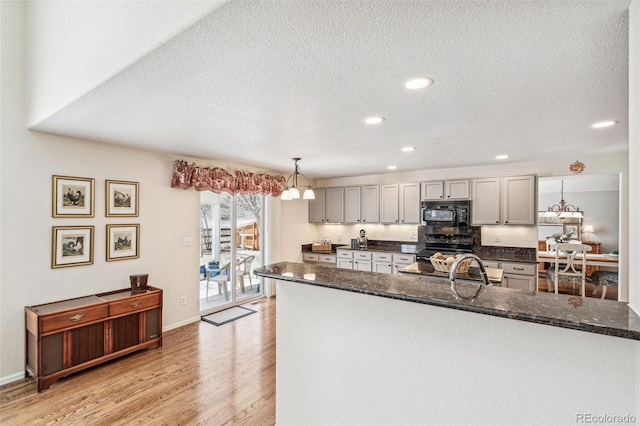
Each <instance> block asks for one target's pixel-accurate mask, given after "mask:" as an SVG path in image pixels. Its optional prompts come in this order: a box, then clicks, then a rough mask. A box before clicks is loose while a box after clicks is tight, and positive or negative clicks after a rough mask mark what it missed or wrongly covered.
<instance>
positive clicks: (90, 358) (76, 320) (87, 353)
mask: <svg viewBox="0 0 640 426" xmlns="http://www.w3.org/2000/svg"><path fill="white" fill-rule="evenodd" d="M25 319H26V337H27V339H26V349H27V365H26V374H27V375H30V376H33V377H34V378H35V379H36V383H37V388H38V392H40V391H42V390H45V389H48V388H49V386H51V385H52V384H53V383H54V382H55V381H56V380H58V379H59V378H61V377H65V376H67V375H69V374H71V373H75V372H78V371H81V370H84V369H86V368H89V367H92V366H94V365H97V364H100V363H103V362H105V361H109V360H112V359H114V358H117V357H120V356H122V355H125V354H128V353H131V352H134V351H137V350H140V349H146V348H158V347H161V346H162V290H161V289H159V288H155V287H149V288H148V290H147V291H146V292H144V293H140V294H133V293H132V292H131V290H129V289H126V290H118V291H113V292H109V293H103V294H97V295H91V296H85V297H79V298H76V299H68V300H62V301H58V302H53V303H47V304H43V305H37V306H27V307H26V308H25Z"/></svg>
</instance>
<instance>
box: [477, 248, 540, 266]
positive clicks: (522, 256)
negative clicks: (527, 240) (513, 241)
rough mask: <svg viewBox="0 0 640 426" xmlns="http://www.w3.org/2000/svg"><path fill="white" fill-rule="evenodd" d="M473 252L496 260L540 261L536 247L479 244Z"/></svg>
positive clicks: (481, 257)
mask: <svg viewBox="0 0 640 426" xmlns="http://www.w3.org/2000/svg"><path fill="white" fill-rule="evenodd" d="M473 254H475V255H477V256H478V257H479V258H480V259H482V260H489V261H491V260H492V261H494V262H518V263H538V259H537V252H536V249H534V248H521V247H496V246H478V247H474V248H473Z"/></svg>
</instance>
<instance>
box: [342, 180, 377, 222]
mask: <svg viewBox="0 0 640 426" xmlns="http://www.w3.org/2000/svg"><path fill="white" fill-rule="evenodd" d="M379 193H380V189H379V187H378V186H377V185H371V186H362V187H360V186H352V187H347V188H345V189H344V222H345V223H378V222H380V214H379V209H380V196H379Z"/></svg>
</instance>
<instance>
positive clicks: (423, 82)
mask: <svg viewBox="0 0 640 426" xmlns="http://www.w3.org/2000/svg"><path fill="white" fill-rule="evenodd" d="M431 84H433V80H431V79H430V78H412V79H411V80H407V81H405V82H404V83H403V85H404V87H405V88H406V89H410V90H418V89H424V88H425V87H427V86H431Z"/></svg>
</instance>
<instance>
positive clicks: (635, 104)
mask: <svg viewBox="0 0 640 426" xmlns="http://www.w3.org/2000/svg"><path fill="white" fill-rule="evenodd" d="M638 52H640V0H633V1H632V2H631V5H630V7H629V199H628V200H629V201H628V203H629V204H628V211H631V212H634V215H633V219H632V220H629V234H628V237H627V236H626V235H625V236H624V237H625V238H628V245H629V254H633V259H634V260H633V261H632V262H629V278H630V281H631V282H634V285H633V286H632V287H631V288H630V289H629V299H628V300H629V302H630V305H631V306H632V307H633V309H634V310H635V311H636V312H638V313H640V262H638V257H639V256H640V221H639V220H638V212H640V167H638V164H640V54H639V53H638ZM620 255H621V256H623V255H624V253H620ZM639 382H640V381H639ZM639 386H640V385H639ZM638 404H639V409H638V412H640V402H639V403H638Z"/></svg>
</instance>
